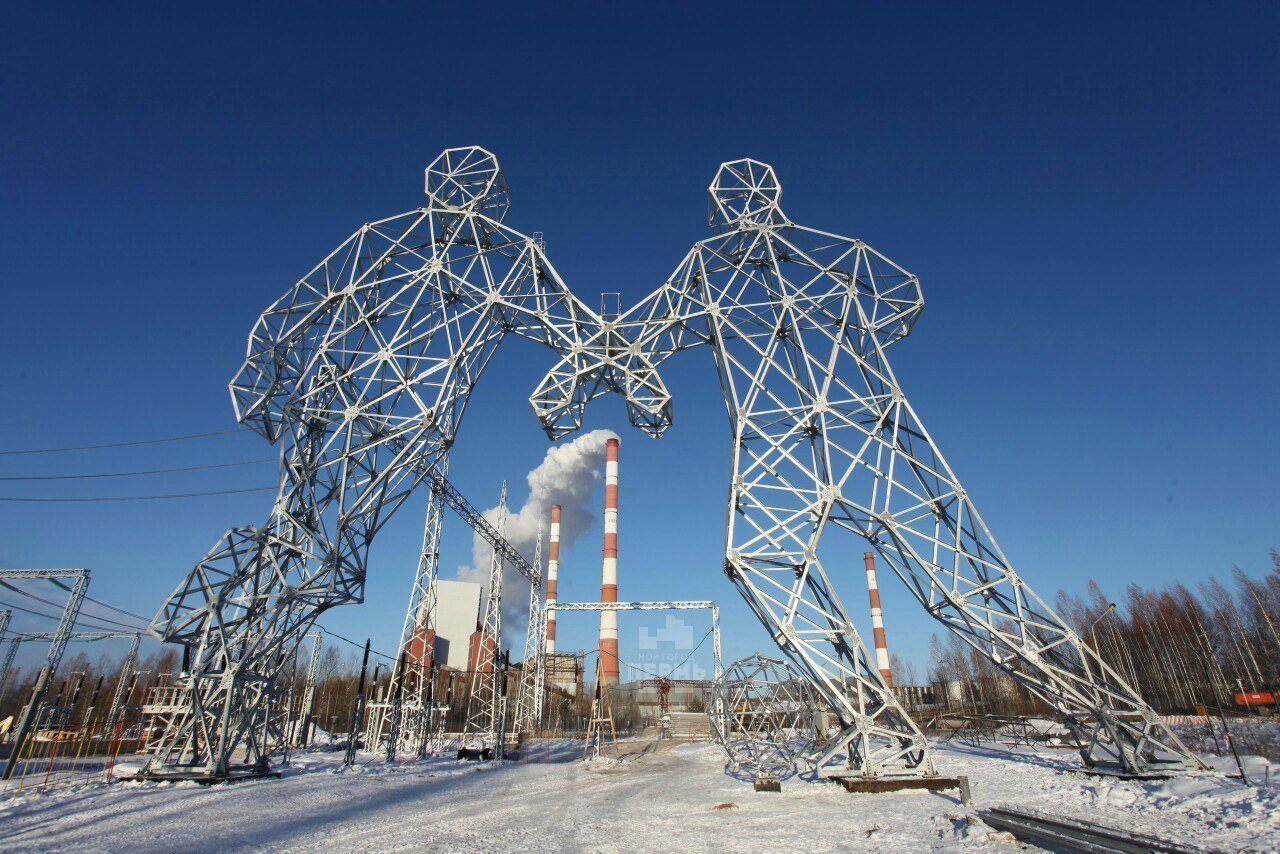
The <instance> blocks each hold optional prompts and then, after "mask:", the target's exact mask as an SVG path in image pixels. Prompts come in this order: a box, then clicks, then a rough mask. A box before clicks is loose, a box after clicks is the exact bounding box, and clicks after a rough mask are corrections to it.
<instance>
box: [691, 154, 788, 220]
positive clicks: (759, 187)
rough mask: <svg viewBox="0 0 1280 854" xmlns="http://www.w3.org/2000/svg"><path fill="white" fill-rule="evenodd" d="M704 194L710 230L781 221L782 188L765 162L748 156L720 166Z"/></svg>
mask: <svg viewBox="0 0 1280 854" xmlns="http://www.w3.org/2000/svg"><path fill="white" fill-rule="evenodd" d="M707 191H708V193H709V194H710V203H709V205H708V209H709V216H708V224H709V225H711V226H713V227H716V228H729V227H733V226H736V225H739V224H744V223H745V224H752V223H771V222H780V221H782V209H781V208H780V207H778V203H779V201H780V200H781V199H782V185H781V184H779V183H778V176H777V175H776V174H775V173H774V171H773V167H772V166H770V165H769V164H768V163H761V162H760V161H759V160H752V159H751V158H749V157H745V158H743V159H741V160H731V161H729V162H728V163H722V164H720V169H719V171H717V172H716V177H715V179H714V180H713V181H712V182H711V186H710V187H709V188H708V190H707Z"/></svg>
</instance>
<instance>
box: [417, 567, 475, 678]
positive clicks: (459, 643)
mask: <svg viewBox="0 0 1280 854" xmlns="http://www.w3.org/2000/svg"><path fill="white" fill-rule="evenodd" d="M433 584H434V587H435V589H436V595H435V603H436V613H435V615H434V619H432V620H431V622H430V623H429V625H432V626H435V629H436V641H435V659H436V661H437V662H439V663H440V664H443V665H445V666H447V667H452V668H455V669H457V670H466V669H467V645H468V644H469V643H470V642H471V635H472V633H474V632H475V630H476V623H477V621H478V620H479V619H480V585H479V584H474V583H472V582H470V581H435V582H434V583H433Z"/></svg>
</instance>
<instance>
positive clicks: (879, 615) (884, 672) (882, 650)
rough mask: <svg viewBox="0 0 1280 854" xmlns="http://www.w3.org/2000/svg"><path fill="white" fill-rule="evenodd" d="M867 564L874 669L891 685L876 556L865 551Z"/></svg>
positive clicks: (891, 678)
mask: <svg viewBox="0 0 1280 854" xmlns="http://www.w3.org/2000/svg"><path fill="white" fill-rule="evenodd" d="M862 560H863V562H864V563H865V564H866V565H867V593H868V594H869V595H870V596H871V631H872V633H873V634H875V637H876V669H878V670H879V671H880V675H881V676H882V677H884V684H886V685H888V686H889V687H890V688H892V687H893V674H892V673H891V672H890V670H889V645H888V644H887V643H886V642H885V639H884V614H883V612H881V610H880V585H879V584H878V583H877V582H876V556H875V553H874V552H867V553H866V554H864V555H863V556H862Z"/></svg>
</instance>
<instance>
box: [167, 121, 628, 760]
mask: <svg viewBox="0 0 1280 854" xmlns="http://www.w3.org/2000/svg"><path fill="white" fill-rule="evenodd" d="M426 192H427V196H428V200H429V204H428V206H427V207H425V208H419V209H416V210H412V211H409V212H407V213H404V214H400V215H397V216H393V217H389V218H387V219H383V220H378V221H376V222H372V223H369V224H367V225H364V226H362V227H361V228H360V229H359V230H357V231H356V233H355V234H354V235H352V236H351V237H350V238H349V239H348V240H347V241H345V242H344V243H343V244H342V245H341V246H339V247H338V248H337V249H336V250H334V252H333V253H331V254H330V255H329V256H328V257H326V258H325V259H324V260H323V261H322V262H321V263H320V264H319V265H318V266H316V267H315V268H314V269H313V270H312V271H311V272H310V273H309V274H307V275H306V276H305V277H304V278H303V279H302V280H301V281H299V282H298V283H297V284H296V285H295V286H294V287H293V288H291V289H290V290H289V291H288V292H287V293H286V294H285V295H284V296H283V297H282V298H281V299H280V300H279V301H277V302H276V303H275V305H273V306H272V307H271V308H269V309H268V310H267V311H266V312H265V313H264V314H263V315H262V317H261V318H260V319H259V321H258V323H257V324H256V325H255V327H254V329H253V331H252V333H251V334H250V337H249V346H248V353H247V358H246V361H245V363H244V366H243V367H242V368H241V370H240V372H239V373H238V374H237V375H236V377H235V378H234V379H233V380H232V382H231V394H232V399H233V403H234V406H235V410H236V417H237V419H238V420H239V421H240V422H241V423H243V424H245V425H246V426H248V427H250V428H251V429H253V430H254V431H256V432H258V433H259V434H261V435H262V436H263V437H264V438H266V439H267V440H268V441H270V442H272V443H280V445H281V452H280V486H279V491H278V493H277V497H276V501H275V505H274V507H273V509H272V511H271V514H270V516H269V518H268V520H267V521H266V523H265V524H263V525H261V526H256V527H255V526H249V527H239V528H233V529H231V530H230V531H228V532H227V533H226V534H225V535H223V537H222V538H220V539H219V541H218V542H217V543H216V544H215V545H214V547H213V548H212V549H211V550H210V551H209V553H208V554H207V555H206V556H205V557H204V558H203V559H202V560H200V561H199V562H198V563H197V564H196V566H195V568H194V569H192V570H191V572H190V573H189V574H188V575H187V576H186V578H185V579H184V580H183V581H182V583H181V584H179V585H178V587H177V589H176V590H175V591H174V592H173V594H172V595H171V596H170V597H169V599H168V600H167V601H166V602H165V603H164V605H163V606H162V607H161V609H160V611H159V613H158V614H157V615H156V617H155V619H154V620H153V622H152V625H151V631H152V633H153V634H155V635H156V636H157V637H158V638H160V639H161V640H163V641H167V642H174V643H182V644H186V645H188V646H190V647H191V648H192V650H193V656H192V666H191V671H190V675H189V677H188V679H187V682H186V686H187V693H186V699H185V700H184V703H185V707H186V710H187V711H186V714H185V715H183V716H182V717H181V720H180V721H179V723H178V725H177V726H176V727H174V729H173V731H171V732H168V733H166V735H165V736H164V738H162V739H160V740H159V742H158V743H157V745H156V748H155V753H154V754H153V755H152V757H151V759H150V760H149V761H148V763H147V765H146V766H145V768H144V769H143V772H142V776H145V777H170V778H173V777H177V778H182V777H197V776H198V777H201V778H205V779H227V778H230V777H234V776H239V775H243V774H262V773H266V772H267V771H268V769H269V764H268V760H267V755H268V752H269V748H270V745H271V744H272V743H273V741H275V743H279V741H278V740H279V737H280V735H281V734H280V733H275V732H272V731H271V723H270V719H271V714H270V710H271V709H272V708H273V707H274V706H275V705H276V704H277V703H278V701H279V697H278V694H279V676H280V670H281V668H282V667H283V663H284V662H285V661H286V660H287V658H288V655H289V653H290V651H291V650H292V648H293V647H294V646H295V645H296V644H297V643H298V641H299V640H300V639H301V637H302V636H303V635H305V634H306V633H307V632H308V631H309V630H310V629H311V627H312V625H313V624H314V622H315V620H316V618H317V617H318V616H319V615H320V614H322V613H323V612H324V611H326V610H328V609H329V608H333V607H336V606H339V605H344V604H349V603H354V602H359V601H362V600H363V597H364V585H365V580H366V574H367V558H368V551H369V546H370V543H371V542H372V540H373V539H374V537H375V535H376V534H377V533H378V531H380V530H381V529H382V527H383V525H385V524H386V522H387V520H388V519H389V518H390V517H391V516H392V514H393V513H394V512H395V511H396V510H397V509H398V508H399V507H400V506H401V505H402V504H403V503H404V501H405V500H406V499H407V498H408V496H409V495H410V494H411V493H412V491H413V489H414V488H415V487H416V486H417V485H418V484H419V483H421V482H422V481H423V480H425V479H427V478H428V477H429V476H430V475H431V473H432V471H433V470H434V468H435V467H436V465H437V464H438V463H439V461H440V459H441V457H442V455H443V454H445V453H446V452H447V450H448V449H449V447H450V446H451V445H452V444H453V443H454V441H455V439H456V436H457V430H458V426H459V423H460V421H461V418H462V416H463V414H464V412H465V410H466V406H467V402H468V400H469V398H470V394H471V391H472V390H473V389H474V387H475V384H476V383H477V382H478V381H479V379H480V376H481V374H482V373H483V371H484V369H485V368H486V367H487V366H488V364H489V362H490V360H491V359H492V357H493V355H494V353H495V351H496V349H497V347H498V345H499V344H500V343H501V342H502V340H503V339H504V338H505V337H506V336H507V335H508V334H515V335H517V336H520V337H524V338H528V339H531V340H533V341H537V342H539V343H541V344H543V345H544V346H547V347H549V348H551V349H552V350H553V351H555V352H557V353H560V354H562V355H568V356H572V355H573V354H575V353H578V354H585V353H586V351H587V345H588V344H589V343H590V341H591V340H594V339H595V338H596V337H599V335H600V334H601V330H602V329H603V325H604V324H603V321H602V320H601V318H600V317H599V315H598V314H596V313H595V312H594V311H592V310H591V309H590V308H589V307H588V306H587V305H586V304H584V303H583V302H582V301H581V300H579V299H578V298H576V297H575V296H574V295H573V294H572V293H571V292H570V291H569V289H568V288H567V287H566V286H565V285H564V283H563V281H562V280H561V279H560V277H559V275H558V274H557V273H556V271H555V269H554V268H553V267H552V265H551V263H550V261H549V260H548V259H547V257H546V254H545V252H544V250H543V248H542V245H541V243H540V242H539V241H538V240H536V239H535V238H532V237H528V236H526V235H524V234H521V233H520V232H517V231H515V230H514V229H511V228H509V227H508V226H506V225H504V224H503V222H502V220H503V218H504V217H505V215H506V212H507V207H508V194H507V186H506V180H505V178H504V176H503V174H502V172H501V170H500V169H499V166H498V161H497V158H496V157H494V156H493V155H492V154H491V153H489V152H488V151H485V150H484V149H482V148H479V147H475V146H472V147H468V148H455V149H449V150H447V151H445V152H443V153H442V154H441V155H440V156H439V157H438V158H436V160H435V161H433V162H432V164H431V165H430V166H429V167H428V168H427V170H426ZM636 364H643V359H642V358H641V359H638V360H636ZM625 387H626V388H628V389H632V390H634V392H635V394H636V395H640V394H642V389H643V388H644V382H643V378H639V377H637V378H633V379H631V380H627V381H626V382H625ZM562 388H563V387H562V385H560V384H557V383H556V382H554V381H552V382H548V381H544V383H543V384H542V386H540V388H539V389H538V391H536V392H535V399H534V401H533V402H534V406H535V412H536V413H538V414H539V415H542V414H543V413H545V412H548V411H554V412H555V414H556V417H557V418H558V419H559V420H561V421H568V422H572V423H578V424H580V423H581V418H582V414H581V409H582V406H583V404H584V403H585V400H581V399H578V398H571V399H567V400H565V399H560V398H559V397H558V396H557V395H559V393H560V391H561V390H562ZM628 405H629V409H630V410H631V411H632V413H633V418H634V419H636V420H637V422H638V423H639V422H640V421H642V420H643V419H644V418H645V417H646V411H647V410H646V405H647V404H646V401H644V400H641V399H639V397H637V398H636V400H634V401H633V400H632V399H631V398H630V395H629V400H628Z"/></svg>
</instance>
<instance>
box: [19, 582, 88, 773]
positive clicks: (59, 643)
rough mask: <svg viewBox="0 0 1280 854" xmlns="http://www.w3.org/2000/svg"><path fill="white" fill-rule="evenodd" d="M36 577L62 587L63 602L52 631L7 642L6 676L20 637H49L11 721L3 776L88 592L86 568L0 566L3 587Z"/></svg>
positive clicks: (22, 744)
mask: <svg viewBox="0 0 1280 854" xmlns="http://www.w3.org/2000/svg"><path fill="white" fill-rule="evenodd" d="M37 578H38V579H43V580H45V581H51V582H53V583H54V584H55V585H57V586H58V587H61V588H62V589H63V590H66V591H67V602H66V604H65V605H63V607H62V614H61V615H59V617H58V625H57V627H56V628H55V629H54V631H52V632H47V633H45V632H33V633H28V634H27V635H18V636H17V637H15V638H14V639H13V642H12V643H11V644H10V645H9V650H10V651H9V654H8V656H7V657H6V659H5V666H4V676H5V678H6V679H7V678H8V675H9V667H10V665H12V663H13V655H14V654H15V653H16V651H17V645H18V644H19V643H20V642H21V640H22V639H28V640H31V639H35V638H36V637H41V638H43V637H47V638H48V640H49V651H48V652H47V653H46V654H45V659H44V665H43V666H42V667H41V668H40V672H39V673H37V674H36V680H35V685H34V686H32V688H31V695H30V696H29V697H28V698H27V704H26V705H25V706H23V707H22V711H21V712H19V713H18V718H17V721H16V722H15V723H14V725H13V730H12V732H13V735H12V737H11V738H10V739H9V759H8V761H7V762H6V763H5V766H4V772H3V775H2V776H3V778H4V779H5V780H8V779H9V778H10V777H12V776H13V772H14V770H15V769H16V768H17V767H18V759H19V757H20V756H21V755H22V751H23V749H24V747H25V745H26V742H27V738H28V736H30V735H31V729H32V727H33V725H34V724H35V721H36V716H37V715H38V714H39V711H40V707H41V704H42V703H43V702H44V695H45V692H46V691H47V690H48V688H49V682H50V681H51V680H52V679H53V675H54V674H55V673H57V672H58V665H59V664H61V663H62V656H63V653H65V652H66V650H67V642H68V641H69V640H71V637H72V635H73V634H75V631H74V629H75V625H76V621H77V620H78V619H79V618H80V608H81V606H82V605H84V597H85V595H86V594H87V593H88V592H89V570H87V569H0V585H3V586H5V587H12V585H10V584H9V581H11V580H12V581H20V580H26V579H37ZM62 579H66V580H68V581H71V582H72V583H71V585H70V586H68V585H67V584H65V583H63V581H62ZM7 627H8V626H7V625H6V628H7Z"/></svg>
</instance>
